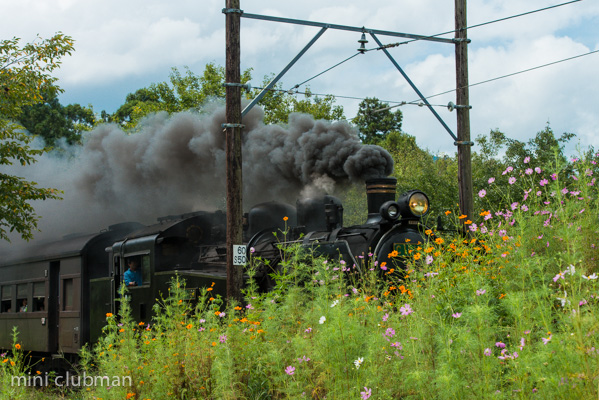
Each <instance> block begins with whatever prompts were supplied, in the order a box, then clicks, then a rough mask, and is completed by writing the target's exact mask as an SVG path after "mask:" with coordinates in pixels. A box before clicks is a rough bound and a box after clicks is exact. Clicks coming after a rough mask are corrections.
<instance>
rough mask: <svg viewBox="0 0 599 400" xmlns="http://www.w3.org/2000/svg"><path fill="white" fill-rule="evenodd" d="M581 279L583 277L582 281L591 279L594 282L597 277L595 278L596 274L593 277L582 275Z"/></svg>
mask: <svg viewBox="0 0 599 400" xmlns="http://www.w3.org/2000/svg"><path fill="white" fill-rule="evenodd" d="M582 277H583V278H584V279H591V280H595V279H597V278H598V276H597V274H596V273H593V275H589V276H585V275H583V276H582Z"/></svg>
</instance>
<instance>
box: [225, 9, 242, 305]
mask: <svg viewBox="0 0 599 400" xmlns="http://www.w3.org/2000/svg"><path fill="white" fill-rule="evenodd" d="M226 7H227V8H226V9H225V10H224V12H225V14H226V71H225V80H226V83H225V84H226V93H227V100H226V119H227V123H226V124H225V125H224V126H225V132H226V133H225V135H226V145H225V152H226V163H227V166H226V171H227V172H226V186H227V191H226V193H227V238H226V246H227V298H228V299H236V300H239V301H240V300H241V299H242V296H241V288H242V284H243V266H236V265H233V256H234V254H233V245H234V244H236V245H241V244H242V243H243V242H242V240H243V225H242V224H243V223H242V219H243V206H242V204H243V202H242V193H243V192H242V188H243V186H242V180H241V166H242V163H241V128H242V125H241V87H240V86H239V84H240V79H241V72H240V70H241V67H240V57H241V56H240V44H239V42H240V40H239V36H240V33H239V32H240V19H241V11H240V8H239V0H226Z"/></svg>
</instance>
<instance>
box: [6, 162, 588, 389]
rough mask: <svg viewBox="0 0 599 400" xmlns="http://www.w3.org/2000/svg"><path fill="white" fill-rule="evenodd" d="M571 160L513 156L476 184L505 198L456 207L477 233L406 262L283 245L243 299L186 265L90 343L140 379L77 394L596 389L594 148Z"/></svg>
mask: <svg viewBox="0 0 599 400" xmlns="http://www.w3.org/2000/svg"><path fill="white" fill-rule="evenodd" d="M573 165H574V167H575V168H574V171H575V172H574V173H573V174H570V173H569V174H568V175H567V176H565V175H564V174H563V172H562V171H563V170H562V169H561V168H560V166H554V169H553V170H550V171H544V170H543V169H542V167H536V166H530V168H528V165H527V166H526V168H525V169H523V170H513V169H510V168H508V169H507V170H506V171H504V172H505V175H504V176H503V179H507V184H506V185H501V186H499V185H497V182H498V181H499V177H489V178H496V179H495V180H494V181H493V179H489V182H490V183H489V184H488V186H487V187H484V188H478V190H479V193H478V196H480V197H479V198H480V199H482V200H484V198H485V196H486V195H487V193H489V192H492V191H503V192H504V195H505V198H506V205H505V208H504V209H493V210H488V209H483V210H479V214H478V215H476V216H460V215H455V214H451V213H449V212H448V217H452V216H453V217H454V222H455V224H457V225H459V226H464V225H466V226H467V227H468V228H469V232H470V236H468V237H454V238H451V237H447V236H444V235H443V233H442V232H433V231H428V232H426V234H427V237H428V241H427V242H426V243H423V244H421V245H420V246H414V247H413V248H412V252H411V254H410V257H409V259H408V260H407V261H408V268H407V270H406V272H405V273H402V274H399V273H398V272H397V271H395V272H391V267H392V266H391V265H379V264H378V262H377V261H376V260H374V259H372V258H371V257H369V255H364V258H362V259H361V261H362V262H363V264H362V265H360V266H359V267H360V269H361V270H362V271H363V273H362V274H358V273H357V270H358V268H356V267H355V266H348V265H343V264H340V263H338V262H333V261H327V260H324V259H318V258H316V259H311V258H310V257H309V256H306V255H305V254H303V253H302V252H301V251H299V250H298V249H288V250H285V251H283V250H282V251H283V252H284V257H283V262H282V264H281V265H282V270H281V273H280V274H278V276H277V277H276V279H277V281H278V283H279V285H278V288H277V289H275V290H274V291H272V292H270V293H267V294H259V293H258V292H257V291H256V289H255V285H250V286H249V287H248V288H247V291H246V297H245V303H244V304H227V305H225V304H224V303H223V301H222V299H220V298H219V297H213V296H212V291H211V288H204V289H203V292H202V293H201V296H200V298H199V300H198V301H195V300H193V299H191V298H190V297H189V294H188V292H186V291H185V289H184V283H183V282H179V281H175V282H173V285H172V287H171V290H170V296H169V297H168V298H167V299H165V300H163V301H162V302H160V304H157V305H156V314H157V317H156V318H155V319H154V320H152V321H133V320H132V319H131V317H130V313H129V308H128V305H127V303H126V301H125V302H123V305H122V307H121V315H120V317H119V318H117V316H113V315H108V316H107V327H106V329H105V332H104V335H103V337H102V339H101V340H100V341H99V342H98V343H97V344H96V345H95V346H94V348H93V349H91V350H89V351H85V352H83V354H82V356H83V358H82V366H81V368H82V370H81V372H83V371H85V372H86V373H87V374H93V375H107V376H116V375H119V376H120V375H128V376H131V377H132V385H131V386H114V387H106V386H103V387H98V386H96V387H91V388H86V390H83V391H80V392H78V393H77V394H76V395H77V396H80V397H82V398H88V399H126V398H134V399H153V400H156V399H171V398H178V399H303V398H306V399H325V398H327V399H368V398H372V399H421V398H422V399H454V398H456V399H487V398H489V399H503V398H510V399H512V398H522V399H528V398H539V399H554V398H555V399H591V398H597V397H598V396H599V391H598V386H599V376H598V374H599V342H598V337H599V320H598V316H597V304H598V299H597V296H599V290H598V289H599V288H598V281H599V279H597V277H598V273H599V271H598V270H597V269H598V268H597V260H599V252H598V249H597V247H598V246H599V243H598V241H597V238H598V224H597V223H598V222H599V221H598V215H599V214H598V211H599V210H598V204H597V196H596V193H597V190H596V187H595V177H594V171H595V170H596V164H595V160H594V159H589V160H576V161H575V162H573ZM535 168H538V169H535ZM512 178H513V179H512ZM512 193H518V196H517V198H518V199H519V200H518V202H517V203H516V202H515V201H512V199H511V198H510V197H511V194H512ZM300 277H301V279H300ZM5 357H8V358H5V359H9V360H10V359H11V358H10V356H5ZM2 365H3V367H2V368H3V370H2V374H3V375H2V376H3V377H5V376H6V374H7V373H8V372H7V371H6V370H5V368H6V367H5V366H6V365H7V362H4V363H3V364H2ZM3 379H4V378H3Z"/></svg>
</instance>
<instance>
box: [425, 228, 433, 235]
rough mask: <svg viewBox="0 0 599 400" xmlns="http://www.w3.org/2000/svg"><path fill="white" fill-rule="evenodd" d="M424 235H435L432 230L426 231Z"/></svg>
mask: <svg viewBox="0 0 599 400" xmlns="http://www.w3.org/2000/svg"><path fill="white" fill-rule="evenodd" d="M424 233H425V234H427V235H430V234H431V233H433V231H432V230H430V229H427V230H425V231H424Z"/></svg>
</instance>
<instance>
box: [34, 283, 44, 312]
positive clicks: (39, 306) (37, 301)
mask: <svg viewBox="0 0 599 400" xmlns="http://www.w3.org/2000/svg"><path fill="white" fill-rule="evenodd" d="M31 306H32V308H31V311H46V283H45V282H35V283H34V284H33V304H32V305H31Z"/></svg>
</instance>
